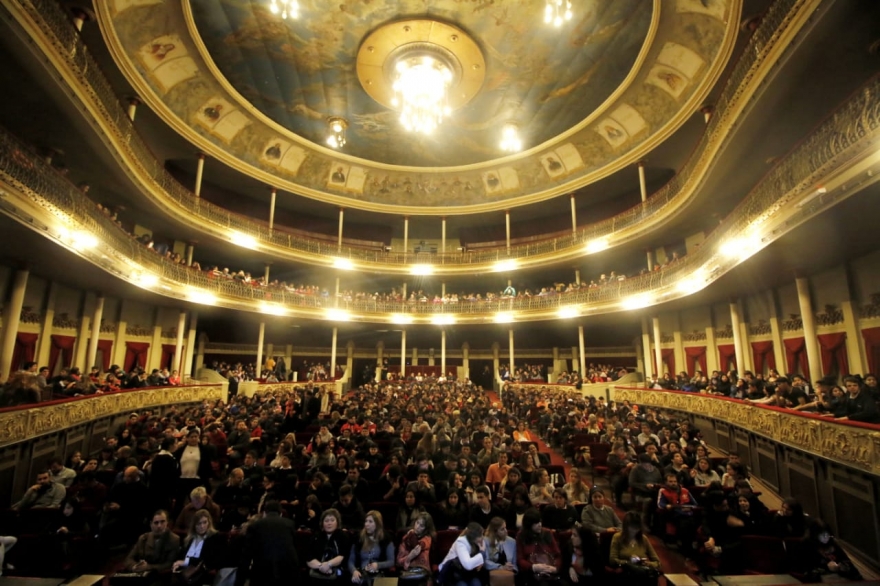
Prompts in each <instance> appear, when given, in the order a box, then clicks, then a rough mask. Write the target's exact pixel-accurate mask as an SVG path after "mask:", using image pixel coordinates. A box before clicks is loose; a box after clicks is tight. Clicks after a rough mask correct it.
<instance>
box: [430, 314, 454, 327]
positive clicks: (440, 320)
mask: <svg viewBox="0 0 880 586" xmlns="http://www.w3.org/2000/svg"><path fill="white" fill-rule="evenodd" d="M431 323H432V324H434V325H435V326H448V325H452V324H454V323H455V317H454V316H451V315H434V316H432V317H431Z"/></svg>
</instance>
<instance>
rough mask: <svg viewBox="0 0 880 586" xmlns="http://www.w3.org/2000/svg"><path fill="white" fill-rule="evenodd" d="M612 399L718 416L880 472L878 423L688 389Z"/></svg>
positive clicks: (618, 394) (619, 391)
mask: <svg viewBox="0 0 880 586" xmlns="http://www.w3.org/2000/svg"><path fill="white" fill-rule="evenodd" d="M614 399H615V400H616V401H629V402H630V403H635V404H638V405H647V406H649V407H657V408H660V409H670V410H673V411H679V412H681V413H690V414H695V415H701V416H704V417H709V418H711V419H717V420H719V421H723V422H724V423H727V424H729V425H735V426H737V427H741V428H744V429H746V430H748V431H751V432H754V433H757V434H758V435H762V436H764V437H766V438H768V439H770V440H772V441H774V442H777V443H780V444H784V445H786V446H789V447H792V448H795V449H797V450H801V451H804V452H809V453H811V454H814V455H816V456H820V457H822V458H826V459H828V460H832V461H834V462H839V463H842V464H845V465H847V466H850V467H852V468H857V469H859V470H863V471H866V472H870V473H872V474H880V427H878V429H876V430H872V429H869V428H862V427H855V426H852V425H846V424H841V423H835V422H833V421H827V420H824V419H814V418H812V417H805V416H802V415H795V414H794V413H791V414H789V413H783V412H781V411H776V410H772V409H767V408H764V407H759V406H755V405H747V404H745V403H740V402H738V401H731V400H725V399H721V398H717V397H710V396H707V395H696V394H690V393H679V392H670V391H654V390H644V389H632V388H622V387H615V389H614Z"/></svg>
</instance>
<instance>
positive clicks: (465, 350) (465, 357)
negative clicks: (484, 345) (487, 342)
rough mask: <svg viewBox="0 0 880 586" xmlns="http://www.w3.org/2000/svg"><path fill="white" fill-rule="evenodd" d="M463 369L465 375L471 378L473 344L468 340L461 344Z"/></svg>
mask: <svg viewBox="0 0 880 586" xmlns="http://www.w3.org/2000/svg"><path fill="white" fill-rule="evenodd" d="M461 370H462V376H463V377H465V378H467V379H470V378H471V345H470V344H468V343H467V342H465V343H464V344H462V345H461Z"/></svg>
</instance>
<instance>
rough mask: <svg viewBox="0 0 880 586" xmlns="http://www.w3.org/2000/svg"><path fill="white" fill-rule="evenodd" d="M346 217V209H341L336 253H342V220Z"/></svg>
mask: <svg viewBox="0 0 880 586" xmlns="http://www.w3.org/2000/svg"><path fill="white" fill-rule="evenodd" d="M344 216H345V208H339V235H338V236H337V237H336V252H342V219H343V217H344Z"/></svg>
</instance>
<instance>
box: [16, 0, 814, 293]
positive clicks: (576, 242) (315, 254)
mask: <svg viewBox="0 0 880 586" xmlns="http://www.w3.org/2000/svg"><path fill="white" fill-rule="evenodd" d="M806 4H808V1H807V0H776V2H774V3H773V5H772V6H771V7H770V9H769V10H768V11H767V13H766V14H765V15H764V16H763V18H762V21H761V24H760V25H759V26H758V28H757V29H756V30H755V31H754V33H753V34H752V36H751V38H750V39H749V41H748V43H747V46H746V47H745V49H744V50H743V52H742V55H741V56H740V58H739V61H738V62H737V64H736V66H735V67H734V68H733V70H732V72H731V74H730V76H729V78H728V79H727V81H726V84H725V87H724V90H723V92H722V93H721V95H720V97H719V99H718V102H717V104H716V105H715V110H714V113H713V115H712V118H711V120H710V121H709V124H708V125H707V127H706V131H705V132H704V134H703V136H702V138H701V140H700V141H699V143H698V144H697V146H696V148H695V149H694V151H693V153H692V155H691V157H690V158H689V160H688V162H687V163H686V164H685V166H684V167H683V168H682V169H681V170H680V171H679V172H678V173H677V174H676V176H675V177H673V179H672V180H671V181H670V182H669V183H667V184H666V185H665V186H664V187H663V188H661V189H660V190H659V191H658V192H657V193H655V194H653V195H652V196H651V197H649V198H648V199H647V201H645V202H643V203H640V204H639V205H637V206H635V207H633V208H630V209H628V210H626V211H624V212H622V213H620V214H617V215H616V216H613V217H611V218H608V219H606V220H603V221H600V222H597V223H593V224H590V225H587V226H584V227H581V228H579V229H578V230H576V231H575V232H573V233H571V234H567V235H559V236H555V237H552V238H549V239H545V240H537V241H533V242H525V243H518V244H514V245H512V246H511V247H510V249H507V248H506V247H503V248H496V249H483V250H473V251H463V252H452V253H439V254H417V253H411V252H394V251H391V252H387V251H384V250H378V249H376V248H366V247H357V246H346V245H343V246H342V247H341V248H339V247H338V246H337V245H336V244H335V243H332V242H328V241H327V239H326V237H321V239H311V238H308V237H304V236H302V235H301V234H294V233H292V232H289V231H285V230H284V229H283V228H275V229H274V230H270V229H269V227H268V225H266V224H264V223H262V222H258V221H256V220H254V219H252V218H249V217H246V216H243V215H239V214H234V213H232V212H230V211H228V210H226V209H223V208H221V207H219V206H217V205H214V204H212V203H210V202H207V201H204V200H203V199H201V198H198V197H196V196H195V195H194V194H193V193H192V192H191V191H190V190H189V189H187V188H186V187H184V186H183V185H181V184H180V183H179V182H178V181H177V180H175V179H174V178H173V177H172V176H171V175H170V174H169V173H168V172H167V171H166V170H165V168H164V166H163V164H162V163H161V162H160V161H159V160H157V159H156V157H155V156H154V155H153V153H152V152H151V151H150V148H149V147H148V146H147V144H146V143H145V142H144V140H143V139H142V138H141V136H140V135H139V134H138V133H137V131H136V130H135V128H134V126H133V124H132V122H131V120H130V119H129V118H128V115H127V113H126V108H125V107H124V106H123V105H122V104H121V103H120V101H119V98H118V97H117V95H116V93H115V92H114V90H113V87H112V86H111V85H110V83H109V81H108V80H107V78H106V77H105V76H104V74H103V73H102V72H101V70H100V68H99V66H98V65H97V62H96V61H95V60H94V58H93V57H92V56H91V54H90V52H89V50H88V48H87V47H86V46H85V44H84V43H83V41H82V39H81V38H80V36H79V35H78V34H77V32H76V31H75V30H74V28H73V27H72V26H71V24H70V21H69V19H68V18H67V16H66V15H65V14H64V12H63V11H62V9H61V8H60V7H59V5H58V3H57V2H56V1H54V0H14V1H13V2H12V5H13V6H14V7H15V6H17V7H18V8H19V9H20V10H23V12H24V13H26V14H27V18H28V19H29V20H30V22H31V23H33V25H34V26H36V27H37V28H38V30H39V31H40V33H41V34H42V35H43V36H44V37H45V38H46V39H48V40H49V41H50V43H51V45H52V46H54V48H55V51H56V53H57V55H56V57H57V58H58V59H59V60H60V61H61V62H63V63H65V64H66V66H67V68H68V69H69V71H70V72H71V73H72V74H73V76H74V78H75V79H76V80H77V81H78V82H79V86H80V87H81V88H83V89H84V90H85V91H84V92H82V93H81V94H80V98H81V99H83V100H88V101H89V102H90V103H91V105H92V106H93V108H94V111H95V112H97V113H98V115H99V116H100V118H101V119H102V121H103V122H104V123H106V124H107V125H108V126H109V128H110V129H111V130H112V131H113V134H115V136H110V137H107V138H108V140H112V141H113V145H112V148H113V149H114V150H115V151H116V153H117V156H119V157H120V159H122V161H123V164H124V165H128V166H129V170H130V171H131V172H133V174H134V175H135V176H136V177H137V178H138V179H139V180H140V182H141V184H142V187H143V189H144V191H145V192H147V193H148V195H149V196H150V197H151V198H152V199H153V200H154V201H155V202H156V203H157V204H159V205H160V207H163V208H166V209H167V208H168V205H169V203H172V202H173V204H174V208H173V209H174V212H173V213H175V214H177V215H183V216H185V217H187V218H189V219H191V220H192V224H193V225H195V226H198V224H199V222H196V221H195V220H197V219H198V220H201V223H202V224H203V227H209V228H211V229H212V230H214V231H215V233H219V232H220V231H222V233H223V234H225V235H226V236H228V234H229V232H230V231H232V230H234V231H237V232H240V233H242V234H246V235H248V236H251V237H253V238H255V239H256V240H257V241H258V243H259V244H260V246H261V247H262V248H265V249H266V250H268V251H270V252H273V253H280V254H290V255H292V256H294V257H296V258H298V259H300V260H305V261H307V262H322V263H331V262H332V260H333V259H334V258H337V257H343V258H346V259H350V260H352V261H354V262H356V263H360V264H363V265H372V266H375V265H388V266H392V267H393V266H399V267H405V266H406V265H408V264H412V263H417V264H429V265H435V266H438V267H448V268H449V271H448V272H454V269H455V267H460V268H461V270H467V271H468V272H470V271H473V270H476V268H477V267H475V266H474V265H491V264H492V263H495V262H498V261H500V260H506V259H520V260H526V259H546V258H548V257H553V256H556V257H559V256H574V255H578V254H581V253H582V252H583V251H584V247H585V245H586V244H587V243H589V242H592V241H594V240H598V239H608V240H610V243H611V245H616V244H620V243H622V242H624V241H625V240H626V239H627V238H630V237H633V236H635V235H636V234H639V233H643V231H644V228H645V227H646V226H647V224H648V223H651V224H658V223H660V222H662V221H664V220H665V219H666V218H668V217H670V216H671V215H673V214H674V213H675V211H676V210H677V209H678V208H679V206H681V205H683V204H684V203H685V202H687V201H688V200H689V199H690V198H691V197H693V195H694V194H695V193H696V192H697V190H698V188H699V186H700V184H702V182H703V180H704V178H705V176H706V174H707V171H708V169H709V168H710V167H711V165H712V162H713V160H714V157H715V154H716V153H717V152H718V149H719V148H720V146H721V144H722V143H723V142H724V141H725V140H726V138H727V137H728V136H729V135H730V134H731V131H732V129H733V128H734V127H735V126H736V124H737V120H738V119H739V118H740V114H741V113H742V111H743V109H744V108H745V106H746V104H747V103H748V101H749V98H750V96H751V95H752V94H753V92H754V90H755V89H756V88H757V87H758V86H759V85H760V84H761V83H762V81H763V79H764V76H765V75H766V74H767V71H769V69H770V68H768V67H766V63H767V60H768V57H769V56H770V55H771V53H772V51H771V49H773V48H774V47H775V44H776V43H777V42H778V40H779V39H780V38H781V37H783V36H784V33H786V32H790V31H789V30H788V29H790V28H791V27H792V26H794V25H793V23H794V22H796V21H798V19H795V15H797V14H798V13H799V12H800V11H802V10H805V9H806V8H805V5H806ZM316 237H317V235H316ZM539 305H543V304H539Z"/></svg>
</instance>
